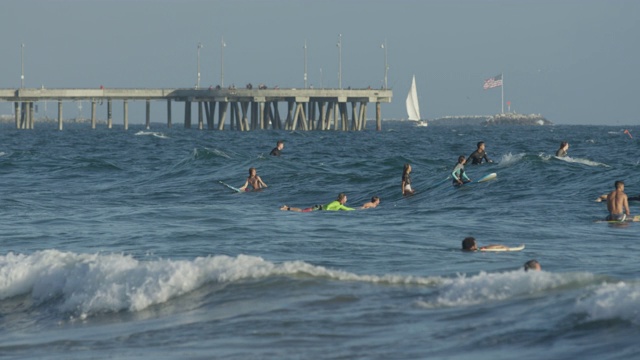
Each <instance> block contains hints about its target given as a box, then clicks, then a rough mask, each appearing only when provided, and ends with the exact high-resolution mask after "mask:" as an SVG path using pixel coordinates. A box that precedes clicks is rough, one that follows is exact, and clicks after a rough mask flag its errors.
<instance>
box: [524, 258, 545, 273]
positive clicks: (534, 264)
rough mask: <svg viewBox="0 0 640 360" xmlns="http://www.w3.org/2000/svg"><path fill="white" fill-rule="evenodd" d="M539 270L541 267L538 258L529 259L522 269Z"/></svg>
mask: <svg viewBox="0 0 640 360" xmlns="http://www.w3.org/2000/svg"><path fill="white" fill-rule="evenodd" d="M529 270H531V271H540V270H542V267H541V266H540V263H539V262H538V260H529V261H527V262H526V263H524V271H529Z"/></svg>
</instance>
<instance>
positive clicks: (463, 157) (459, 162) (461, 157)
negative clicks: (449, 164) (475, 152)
mask: <svg viewBox="0 0 640 360" xmlns="http://www.w3.org/2000/svg"><path fill="white" fill-rule="evenodd" d="M465 159H466V157H465V156H464V155H460V156H458V164H462V160H465Z"/></svg>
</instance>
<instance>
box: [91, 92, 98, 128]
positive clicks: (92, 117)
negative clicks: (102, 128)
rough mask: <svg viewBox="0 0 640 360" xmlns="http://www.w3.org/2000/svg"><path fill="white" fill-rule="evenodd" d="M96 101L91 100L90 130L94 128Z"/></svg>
mask: <svg viewBox="0 0 640 360" xmlns="http://www.w3.org/2000/svg"><path fill="white" fill-rule="evenodd" d="M96 105H97V104H96V100H95V99H91V128H92V129H95V128H96V121H97V120H96Z"/></svg>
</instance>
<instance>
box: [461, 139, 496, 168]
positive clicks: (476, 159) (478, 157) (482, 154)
mask: <svg viewBox="0 0 640 360" xmlns="http://www.w3.org/2000/svg"><path fill="white" fill-rule="evenodd" d="M482 159H484V161H486V162H488V163H492V162H493V160H491V159H489V157H488V156H487V153H486V151H485V150H484V141H480V142H478V148H477V149H476V151H474V152H472V153H471V155H469V158H468V159H467V162H469V161H471V165H478V164H482Z"/></svg>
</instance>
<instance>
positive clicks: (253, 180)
mask: <svg viewBox="0 0 640 360" xmlns="http://www.w3.org/2000/svg"><path fill="white" fill-rule="evenodd" d="M249 185H251V187H252V188H253V190H254V191H256V190H260V189H262V188H266V187H267V184H265V183H264V181H262V178H260V176H258V173H257V171H256V168H254V167H252V168H249V177H248V178H247V181H245V183H244V185H242V186H241V187H240V190H241V191H247V187H248V186H249Z"/></svg>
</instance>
